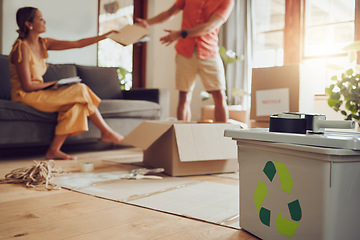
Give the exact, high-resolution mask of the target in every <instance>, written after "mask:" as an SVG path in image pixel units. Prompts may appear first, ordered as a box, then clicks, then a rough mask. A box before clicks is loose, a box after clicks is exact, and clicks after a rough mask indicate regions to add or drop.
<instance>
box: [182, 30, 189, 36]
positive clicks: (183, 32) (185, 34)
mask: <svg viewBox="0 0 360 240" xmlns="http://www.w3.org/2000/svg"><path fill="white" fill-rule="evenodd" d="M180 35H181V37H182V38H186V37H187V35H188V32H187V31H186V30H182V31H181V33H180Z"/></svg>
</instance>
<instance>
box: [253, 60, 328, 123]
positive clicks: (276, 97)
mask: <svg viewBox="0 0 360 240" xmlns="http://www.w3.org/2000/svg"><path fill="white" fill-rule="evenodd" d="M315 68H316V65H314V66H308V65H303V64H291V65H284V66H279V67H265V68H253V70H252V84H251V109H250V119H251V120H256V121H269V120H270V116H271V115H272V114H275V113H279V112H284V111H285V112H289V111H290V112H310V113H311V112H313V110H314V90H313V85H314V84H313V83H314V82H315V81H316V80H317V79H322V75H321V73H318V72H320V71H318V70H317V69H315ZM319 74H320V76H318V75H319Z"/></svg>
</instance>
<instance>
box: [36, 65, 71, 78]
mask: <svg viewBox="0 0 360 240" xmlns="http://www.w3.org/2000/svg"><path fill="white" fill-rule="evenodd" d="M69 77H76V67H75V64H49V68H48V69H47V71H46V73H45V75H44V76H43V78H44V81H45V82H49V81H56V80H60V79H63V78H69Z"/></svg>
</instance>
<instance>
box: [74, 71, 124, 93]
mask: <svg viewBox="0 0 360 240" xmlns="http://www.w3.org/2000/svg"><path fill="white" fill-rule="evenodd" d="M76 69H77V74H78V76H79V77H80V78H81V80H82V82H83V83H85V84H86V85H88V86H89V87H90V89H91V90H93V91H94V92H95V94H96V95H98V97H99V98H101V99H119V98H122V94H121V86H120V82H119V78H118V73H117V68H115V67H93V66H81V65H77V66H76Z"/></svg>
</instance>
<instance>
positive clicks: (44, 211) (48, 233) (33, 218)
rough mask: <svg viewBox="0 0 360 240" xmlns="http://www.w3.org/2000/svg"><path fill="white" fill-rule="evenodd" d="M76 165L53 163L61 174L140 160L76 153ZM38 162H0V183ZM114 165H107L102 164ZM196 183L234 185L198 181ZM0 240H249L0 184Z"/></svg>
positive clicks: (139, 211) (215, 228) (62, 193)
mask: <svg viewBox="0 0 360 240" xmlns="http://www.w3.org/2000/svg"><path fill="white" fill-rule="evenodd" d="M76 155H77V156H78V160H76V161H56V167H59V168H60V167H61V168H62V169H63V170H65V171H79V170H80V163H82V162H85V161H86V162H89V161H90V162H93V163H94V164H95V167H96V169H102V168H103V169H107V168H113V169H115V170H116V166H117V164H121V163H129V162H132V161H133V160H138V159H139V158H141V157H142V152H141V151H140V150H139V149H132V148H130V149H114V150H106V151H97V152H83V153H77V154H76ZM34 160H42V157H41V156H31V157H26V158H25V157H21V158H11V159H2V160H0V178H4V176H5V174H6V173H8V172H10V171H12V170H13V169H16V168H19V167H29V166H31V165H32V164H33V161H34ZM109 160H110V161H114V160H115V161H118V162H119V163H110V162H108V161H109ZM196 179H199V180H202V181H212V182H218V183H225V184H231V185H235V184H238V183H237V181H238V180H236V179H227V178H223V177H214V176H200V177H196ZM0 212H1V218H0V239H14V238H16V239H36V240H39V239H40V240H41V239H51V240H53V239H55V240H56V239H69V240H70V239H71V240H74V239H76V240H82V239H84V240H91V239H94V240H99V239H106V240H111V239H114V240H115V239H116V240H118V239H120V240H121V239H126V240H153V239H154V240H155V239H156V240H169V239H170V240H171V239H176V240H196V239H199V240H208V239H209V240H212V239H214V240H215V239H216V240H235V239H237V240H255V239H258V238H256V237H254V236H253V235H251V234H249V233H247V232H246V231H243V230H237V229H233V228H229V227H224V226H220V225H215V224H211V223H206V222H202V221H197V220H193V219H188V218H186V217H180V216H176V215H172V214H167V213H163V212H158V211H155V210H150V209H146V208H142V207H137V206H132V205H128V204H124V203H119V202H115V201H110V200H106V199H101V198H97V197H93V196H89V195H86V194H81V193H78V192H73V191H70V190H66V189H61V190H53V191H36V190H34V189H28V188H26V187H24V186H23V185H18V184H0Z"/></svg>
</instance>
